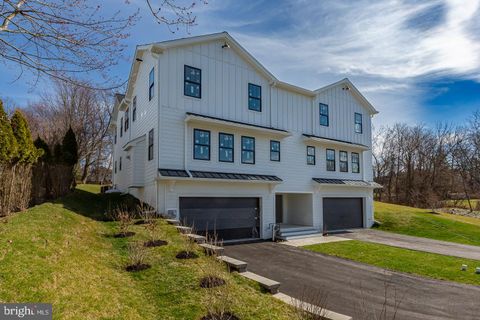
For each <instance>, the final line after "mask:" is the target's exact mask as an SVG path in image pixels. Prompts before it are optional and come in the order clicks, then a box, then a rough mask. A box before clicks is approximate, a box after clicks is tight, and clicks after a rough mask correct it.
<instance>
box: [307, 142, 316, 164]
mask: <svg viewBox="0 0 480 320" xmlns="http://www.w3.org/2000/svg"><path fill="white" fill-rule="evenodd" d="M307 164H309V165H312V166H314V165H315V147H312V146H307Z"/></svg>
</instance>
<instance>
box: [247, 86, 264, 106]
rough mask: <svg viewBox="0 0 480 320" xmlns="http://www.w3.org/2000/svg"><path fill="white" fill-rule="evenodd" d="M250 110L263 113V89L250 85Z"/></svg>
mask: <svg viewBox="0 0 480 320" xmlns="http://www.w3.org/2000/svg"><path fill="white" fill-rule="evenodd" d="M248 110H253V111H258V112H261V111H262V87H260V86H257V85H256V84H253V83H249V84H248Z"/></svg>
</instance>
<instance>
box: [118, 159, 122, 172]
mask: <svg viewBox="0 0 480 320" xmlns="http://www.w3.org/2000/svg"><path fill="white" fill-rule="evenodd" d="M118 170H120V171H122V157H120V159H119V162H118Z"/></svg>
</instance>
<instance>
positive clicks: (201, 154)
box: [193, 129, 210, 160]
mask: <svg viewBox="0 0 480 320" xmlns="http://www.w3.org/2000/svg"><path fill="white" fill-rule="evenodd" d="M193 159H197V160H210V131H207V130H200V129H194V130H193Z"/></svg>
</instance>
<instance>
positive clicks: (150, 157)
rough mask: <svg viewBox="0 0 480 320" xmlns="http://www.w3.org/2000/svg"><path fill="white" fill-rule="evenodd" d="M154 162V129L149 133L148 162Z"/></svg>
mask: <svg viewBox="0 0 480 320" xmlns="http://www.w3.org/2000/svg"><path fill="white" fill-rule="evenodd" d="M150 160H153V129H152V130H150V131H149V132H148V161H150Z"/></svg>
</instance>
